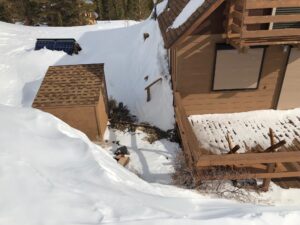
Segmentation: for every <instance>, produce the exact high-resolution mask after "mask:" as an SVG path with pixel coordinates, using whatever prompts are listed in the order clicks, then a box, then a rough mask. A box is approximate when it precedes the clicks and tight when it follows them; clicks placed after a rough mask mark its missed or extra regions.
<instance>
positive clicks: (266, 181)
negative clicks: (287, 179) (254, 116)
mask: <svg viewBox="0 0 300 225" xmlns="http://www.w3.org/2000/svg"><path fill="white" fill-rule="evenodd" d="M269 135H270V144H271V147H269V148H268V149H267V150H266V151H267V152H274V151H275V149H276V148H278V147H277V146H276V144H275V135H274V131H273V130H272V128H270V129H269ZM278 144H280V142H279V143H278ZM284 144H285V141H284V143H283V145H284ZM281 146H282V143H281ZM275 171H276V164H275V163H269V164H268V168H267V173H274V172H275ZM270 183H271V178H265V179H264V181H263V185H262V190H263V191H268V190H269V187H270Z"/></svg>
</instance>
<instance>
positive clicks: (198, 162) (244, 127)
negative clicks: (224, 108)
mask: <svg viewBox="0 0 300 225" xmlns="http://www.w3.org/2000/svg"><path fill="white" fill-rule="evenodd" d="M175 103H176V120H177V123H178V127H179V131H180V135H181V139H182V143H183V149H184V153H185V155H186V158H187V161H188V165H189V166H190V167H191V168H192V169H193V171H194V174H195V176H197V177H198V180H200V181H204V180H243V179H263V181H264V182H263V189H264V190H267V189H268V187H269V183H270V181H271V179H273V181H274V182H275V183H276V184H278V185H280V186H281V187H283V188H300V179H299V177H300V136H299V134H300V110H295V111H286V112H284V111H281V112H278V111H268V112H267V111H265V112H264V111H261V112H254V113H253V115H252V117H251V116H250V115H251V113H242V114H230V116H229V114H224V115H202V116H190V117H189V118H188V117H187V114H186V112H185V109H184V107H183V106H182V104H181V96H180V94H179V93H175ZM271 128H272V129H273V130H274V131H273V130H272V129H271ZM236 147H237V148H236ZM234 149H235V150H234ZM237 149H238V151H236V150H237ZM232 150H234V151H232ZM216 171H217V172H216Z"/></svg>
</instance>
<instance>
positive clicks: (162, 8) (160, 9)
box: [156, 0, 168, 16]
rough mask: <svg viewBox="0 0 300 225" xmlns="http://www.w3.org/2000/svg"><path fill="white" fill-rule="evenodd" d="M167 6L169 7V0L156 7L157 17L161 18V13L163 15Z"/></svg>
mask: <svg viewBox="0 0 300 225" xmlns="http://www.w3.org/2000/svg"><path fill="white" fill-rule="evenodd" d="M167 5H168V0H164V1H162V2H160V3H159V4H157V5H156V13H157V16H159V15H160V14H161V13H163V11H164V10H165V9H166V7H167Z"/></svg>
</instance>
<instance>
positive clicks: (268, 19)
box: [244, 15, 300, 24]
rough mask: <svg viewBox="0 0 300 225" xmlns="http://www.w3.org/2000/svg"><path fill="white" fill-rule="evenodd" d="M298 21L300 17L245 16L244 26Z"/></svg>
mask: <svg viewBox="0 0 300 225" xmlns="http://www.w3.org/2000/svg"><path fill="white" fill-rule="evenodd" d="M298 21H300V15H276V16H247V17H245V20H244V23H245V24H262V23H288V22H298Z"/></svg>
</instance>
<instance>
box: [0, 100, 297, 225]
mask: <svg viewBox="0 0 300 225" xmlns="http://www.w3.org/2000/svg"><path fill="white" fill-rule="evenodd" d="M0 125H1V126H0V149H1V151H0V177H1V179H0V224H5V225H19V224H24V225H40V224H45V225H50V224H51V225H56V224H57V225H58V224H59V225H61V224H64V225H69V224H102V223H107V224H108V223H109V224H131V225H132V224H139V225H146V224H149V225H150V224H151V225H152V224H187V225H192V224H210V225H218V224H220V223H222V224H224V225H227V224H233V223H234V224H249V223H252V224H255V225H261V224H270V225H271V224H272V225H282V224H288V225H296V224H298V221H299V220H300V212H299V210H300V207H299V202H298V203H297V204H298V205H294V206H292V205H290V206H283V205H282V206H276V207H270V206H257V205H249V204H240V203H236V202H232V201H228V200H220V199H209V198H207V197H204V196H201V195H199V194H197V193H195V192H192V191H187V190H181V189H178V188H175V187H171V186H161V185H150V184H148V183H146V182H144V181H142V180H140V179H139V178H138V177H137V176H135V175H134V174H132V173H130V172H129V171H128V170H126V169H124V168H123V167H121V166H119V165H118V164H117V163H116V162H115V160H114V159H112V157H111V156H110V155H108V154H107V153H106V152H105V151H104V150H102V149H100V148H99V147H97V146H96V145H94V144H93V143H91V142H90V141H89V140H88V139H87V137H86V136H85V135H84V134H82V133H81V132H79V131H77V130H74V129H72V128H71V127H69V126H68V125H67V124H65V123H63V122H61V121H59V120H58V119H56V118H55V117H53V116H51V115H50V114H46V113H43V112H40V111H38V110H34V109H30V108H27V109H25V108H14V107H8V106H0ZM279 193H280V194H281V195H283V197H284V198H285V199H286V197H287V196H284V193H283V192H282V191H281V192H279ZM286 193H290V192H286ZM293 194H294V196H299V191H298V190H296V192H295V193H293ZM278 198H280V195H279V194H278ZM292 201H295V198H294V199H292ZM250 221H251V222H250Z"/></svg>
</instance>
